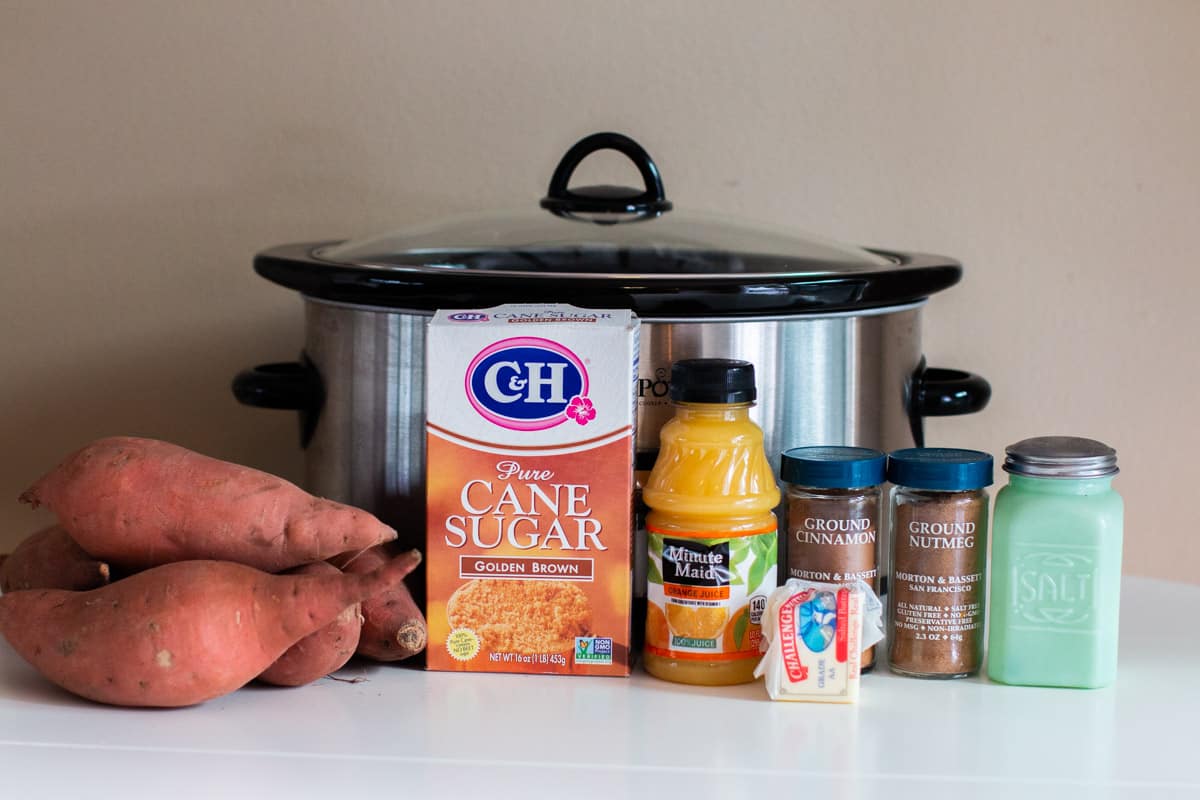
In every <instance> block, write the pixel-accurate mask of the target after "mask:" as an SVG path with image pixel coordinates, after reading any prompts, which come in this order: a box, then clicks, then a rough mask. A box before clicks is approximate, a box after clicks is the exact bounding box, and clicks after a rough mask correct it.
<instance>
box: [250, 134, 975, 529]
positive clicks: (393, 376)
mask: <svg viewBox="0 0 1200 800" xmlns="http://www.w3.org/2000/svg"><path fill="white" fill-rule="evenodd" d="M600 149H615V150H618V151H619V152H621V153H624V154H625V155H626V156H628V157H629V158H630V160H631V161H633V163H634V165H635V166H636V167H637V169H638V171H639V173H640V174H641V176H642V178H643V181H644V183H645V186H644V188H643V189H640V190H639V189H630V188H625V187H612V186H600V187H585V188H582V189H572V188H570V187H569V186H568V184H569V181H570V177H571V174H572V172H573V171H574V169H575V167H576V166H577V165H578V164H579V162H580V161H582V160H583V158H585V157H586V156H587V155H589V154H590V153H592V152H595V151H596V150H600ZM541 207H542V210H541V211H539V212H536V214H534V215H533V216H530V215H524V216H521V215H516V216H507V217H497V216H490V217H489V216H484V217H472V218H467V219H466V220H458V221H451V222H449V223H446V224H439V225H433V226H428V227H426V228H422V229H410V230H407V231H403V232H400V233H398V234H392V235H389V236H385V237H381V238H379V239H373V240H367V241H366V242H351V243H340V242H318V243H311V244H293V245H284V246H282V247H277V248H273V249H271V250H268V251H265V252H263V253H260V254H259V255H258V257H257V258H256V260H255V269H256V270H257V271H258V272H259V273H260V274H261V275H263V276H264V277H266V278H268V279H270V280H272V281H275V282H277V283H280V284H281V285H284V286H287V287H289V288H292V289H295V290H297V291H299V292H300V293H301V294H302V296H303V297H304V310H305V321H306V327H305V340H304V347H303V352H302V355H301V357H300V359H299V360H298V361H295V362H289V363H284V364H267V365H263V366H261V367H256V368H254V369H250V370H247V371H245V372H243V373H242V374H240V375H238V376H237V377H236V378H235V380H234V393H235V395H236V396H237V397H238V398H239V399H240V400H241V401H242V402H244V403H247V404H249V405H255V406H261V407H269V408H289V409H294V410H296V411H298V412H299V413H300V423H301V444H302V446H303V447H304V448H305V461H306V488H308V489H309V490H310V491H312V492H314V493H316V494H318V495H321V496H324V497H329V498H332V499H335V500H339V501H342V502H347V503H352V504H354V505H356V506H359V507H362V508H365V509H367V510H370V511H372V512H373V513H375V514H377V515H379V516H380V517H382V518H383V519H385V520H387V521H388V522H390V523H392V524H393V525H395V526H396V527H397V528H398V529H399V530H402V531H411V532H412V536H413V543H414V544H419V543H420V540H421V536H422V529H423V520H424V402H425V386H424V344H425V323H426V321H427V319H428V317H429V316H431V315H432V313H433V311H434V310H436V309H437V308H484V307H489V306H492V305H496V304H499V303H502V302H530V301H539V300H542V301H552V302H568V303H573V304H575V305H579V306H584V307H589V308H610V307H620V308H632V309H633V310H634V311H635V312H637V314H638V316H639V317H640V318H641V320H642V332H641V360H640V368H639V382H638V387H637V392H638V406H639V412H638V465H637V466H638V468H640V469H648V468H649V467H650V465H651V464H652V463H653V458H654V455H655V453H656V450H657V434H658V429H659V427H660V426H661V424H662V422H664V421H665V419H666V418H667V417H668V416H669V415H670V407H669V403H668V401H667V390H668V386H667V383H666V379H667V376H668V375H669V374H670V365H671V362H672V361H674V360H676V359H679V358H687V357H696V356H711V357H731V358H742V359H746V360H748V361H750V362H751V363H753V364H754V365H755V368H756V373H757V380H758V386H759V401H758V405H757V407H756V408H755V411H754V414H755V418H756V420H757V421H758V423H759V424H760V425H761V426H762V428H763V431H764V433H765V436H766V445H767V449H768V453H770V454H771V455H772V457H773V458H778V455H779V454H780V453H781V452H782V451H783V450H784V449H787V448H789V447H798V446H804V445H816V444H848V445H860V446H869V447H875V448H878V449H881V450H885V451H887V450H892V449H896V448H900V447H911V446H913V445H920V444H923V433H922V420H923V418H924V417H925V416H930V415H945V414H960V413H970V412H973V411H977V410H979V409H980V408H982V407H983V406H984V405H985V404H986V402H987V400H988V396H989V394H990V389H989V387H988V385H987V382H986V381H984V380H983V379H981V378H979V377H977V376H975V375H972V374H970V373H965V372H956V371H952V370H943V369H933V368H926V366H925V364H924V360H923V357H922V351H921V325H920V321H921V311H922V306H923V305H924V303H925V300H926V299H927V298H928V296H929V295H930V294H932V293H934V292H936V291H939V290H941V289H944V288H946V287H948V286H950V285H952V284H954V283H955V282H957V281H958V280H959V278H960V276H961V266H960V265H959V264H958V263H957V262H956V261H954V260H953V259H948V258H944V257H940V256H929V255H923V254H914V253H902V252H895V251H880V250H866V249H862V248H855V247H851V246H846V245H838V244H835V243H831V242H826V241H822V240H815V239H811V238H798V237H795V236H794V235H793V234H781V233H779V232H777V231H769V230H764V229H759V228H756V227H747V226H743V225H739V224H734V223H730V222H728V221H727V220H723V219H719V218H712V217H697V216H696V215H692V216H690V217H687V216H682V215H676V216H672V214H673V213H674V212H672V204H671V203H670V202H669V201H667V200H666V198H665V194H664V192H663V188H662V180H661V177H660V176H659V174H658V170H657V168H656V167H655V165H654V163H653V161H651V160H650V157H649V156H648V155H647V154H646V153H645V151H644V150H643V149H642V148H640V147H639V146H638V145H637V144H636V143H634V142H633V141H632V140H630V139H628V138H627V137H623V136H620V135H618V134H596V135H594V136H591V137H588V138H586V139H584V140H582V141H581V142H579V143H578V144H577V145H576V146H575V147H573V148H571V150H569V151H568V153H567V155H566V156H564V158H563V160H562V161H561V162H560V164H559V166H558V169H557V170H556V171H555V173H554V176H553V177H552V179H551V182H550V189H549V191H548V193H547V196H546V197H545V198H543V200H542V202H541ZM446 389H447V391H451V390H452V387H446ZM435 396H436V395H435Z"/></svg>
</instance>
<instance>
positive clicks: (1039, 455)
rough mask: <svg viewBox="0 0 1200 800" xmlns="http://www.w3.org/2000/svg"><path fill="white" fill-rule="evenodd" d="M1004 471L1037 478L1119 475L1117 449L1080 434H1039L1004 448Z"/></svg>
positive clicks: (1079, 477) (1080, 477)
mask: <svg viewBox="0 0 1200 800" xmlns="http://www.w3.org/2000/svg"><path fill="white" fill-rule="evenodd" d="M1004 453H1005V458H1004V471H1005V472H1009V473H1012V474H1013V475H1028V476H1030V477H1034V478H1073V479H1076V480H1078V479H1083V478H1106V477H1108V476H1110V475H1116V474H1117V472H1118V471H1119V470H1118V469H1117V451H1116V450H1114V449H1112V448H1111V447H1109V446H1108V445H1106V444H1104V443H1103V442H1098V441H1096V440H1095V439H1084V438H1082V437H1079V436H1036V437H1034V438H1032V439H1023V440H1021V441H1019V442H1017V443H1016V444H1012V445H1009V446H1008V447H1006V448H1005V449H1004Z"/></svg>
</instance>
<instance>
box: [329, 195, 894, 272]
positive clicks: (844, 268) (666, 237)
mask: <svg viewBox="0 0 1200 800" xmlns="http://www.w3.org/2000/svg"><path fill="white" fill-rule="evenodd" d="M608 216H611V217H615V218H617V219H616V220H609V219H605V217H608ZM315 255H316V256H317V257H318V258H320V259H322V260H325V261H330V262H333V263H342V264H353V265H356V266H363V267H379V268H382V269H394V268H404V267H423V268H428V269H435V270H485V271H488V272H499V273H514V274H519V273H526V272H534V273H538V274H542V275H545V274H546V273H563V274H565V275H571V276H576V275H581V274H619V275H623V276H627V277H629V276H635V275H674V276H676V277H685V276H687V275H689V274H697V275H705V276H711V275H714V274H724V273H729V274H746V273H750V274H754V275H757V276H763V275H765V274H777V275H780V276H787V277H794V276H806V277H816V276H823V275H839V274H845V273H855V272H873V271H877V270H879V269H882V268H886V267H888V266H893V265H895V264H896V263H897V262H896V260H895V259H892V258H888V257H886V256H884V255H880V254H877V253H873V252H871V251H869V250H865V249H863V248H861V247H855V246H853V245H845V244H840V243H837V242H834V241H830V240H825V239H820V238H817V237H814V236H805V235H797V234H796V233H794V232H791V231H782V230H779V229H774V228H767V227H763V226H756V225H751V224H747V223H742V222H739V221H733V220H730V219H729V218H728V217H722V216H717V215H715V214H703V213H685V212H679V211H671V212H667V213H663V214H661V215H657V216H654V217H648V218H638V217H636V216H634V215H629V214H603V213H596V214H591V215H588V216H583V215H578V216H574V215H572V216H556V215H554V214H551V213H549V212H546V211H533V212H529V211H526V212H509V213H491V214H477V215H472V216H464V217H459V218H455V219H451V220H442V221H439V222H435V223H432V224H428V225H421V226H414V227H411V228H407V229H404V230H399V231H395V232H393V233H389V234H386V235H383V236H378V237H373V238H369V239H365V240H356V241H349V242H344V243H341V244H335V245H332V246H328V247H322V248H318V249H317V250H316V251H315Z"/></svg>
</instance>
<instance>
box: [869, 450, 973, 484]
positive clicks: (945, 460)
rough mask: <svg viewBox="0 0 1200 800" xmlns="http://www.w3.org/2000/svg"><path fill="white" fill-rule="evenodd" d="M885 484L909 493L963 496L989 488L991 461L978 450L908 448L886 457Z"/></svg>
mask: <svg viewBox="0 0 1200 800" xmlns="http://www.w3.org/2000/svg"><path fill="white" fill-rule="evenodd" d="M887 477H888V480H889V481H891V482H892V483H894V484H896V485H897V486H908V487H910V488H912V489H933V490H935V491H943V492H965V491H968V490H971V489H982V488H983V487H984V486H991V485H992V457H991V456H990V455H988V454H987V453H983V452H980V451H979V450H958V449H955V448H952V447H910V448H908V449H906V450H896V451H895V452H893V453H891V454H890V455H889V456H888V465H887Z"/></svg>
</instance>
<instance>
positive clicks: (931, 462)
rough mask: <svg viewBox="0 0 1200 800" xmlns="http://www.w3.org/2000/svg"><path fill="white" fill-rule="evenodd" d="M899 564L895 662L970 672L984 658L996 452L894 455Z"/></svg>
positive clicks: (891, 593)
mask: <svg viewBox="0 0 1200 800" xmlns="http://www.w3.org/2000/svg"><path fill="white" fill-rule="evenodd" d="M887 477H888V480H889V481H891V482H892V483H893V484H895V487H894V488H893V489H892V500H891V504H890V508H891V513H890V523H891V524H890V531H891V570H890V573H891V574H890V580H889V583H888V623H887V624H888V629H887V638H888V666H889V667H890V668H891V670H892V671H893V672H897V673H900V674H902V675H908V676H911V677H916V678H963V677H967V676H969V675H974V674H975V673H977V672H978V671H979V668H980V667H981V666H982V664H983V644H984V642H983V632H984V625H983V623H984V605H985V597H986V586H985V574H986V569H987V529H988V494H987V490H986V488H985V487H987V486H990V485H991V483H992V457H991V456H990V455H988V454H987V453H982V452H979V451H978V450H959V449H953V448H938V447H928V448H925V447H918V448H909V449H906V450H897V451H895V452H893V453H891V454H890V455H889V456H888V465H887Z"/></svg>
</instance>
